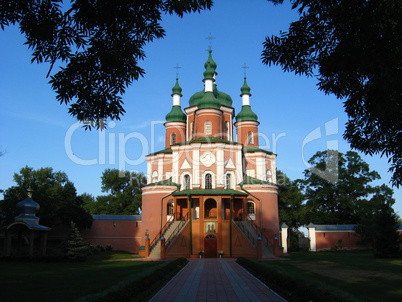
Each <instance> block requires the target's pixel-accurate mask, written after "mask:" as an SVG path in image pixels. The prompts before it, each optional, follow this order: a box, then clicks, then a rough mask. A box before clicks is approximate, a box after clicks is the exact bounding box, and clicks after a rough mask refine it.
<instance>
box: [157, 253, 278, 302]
mask: <svg viewBox="0 0 402 302" xmlns="http://www.w3.org/2000/svg"><path fill="white" fill-rule="evenodd" d="M150 301H152V302H159V301H161V302H162V301H163V302H168V301H176V302H180V301H183V302H184V301H185V302H190V301H208V302H212V301H219V302H223V301H231V302H232V301H233V302H234V301H240V302H243V301H253V302H258V301H264V302H265V301H267V302H270V301H281V302H283V301H285V300H283V299H282V298H281V297H280V296H278V295H277V294H276V293H274V292H273V291H271V290H270V289H269V288H268V287H267V286H265V285H264V284H263V283H262V282H260V281H259V280H258V279H256V278H255V277H254V276H252V275H251V274H250V273H248V272H247V271H246V270H245V269H243V268H242V267H241V266H240V265H238V264H237V263H236V262H235V259H190V262H189V263H188V264H187V265H186V266H185V267H184V268H183V269H182V270H181V271H180V272H179V273H178V274H177V275H176V276H175V277H174V278H173V279H172V280H171V281H170V282H169V283H168V284H167V285H166V286H165V287H164V288H162V289H161V290H160V291H159V292H158V293H157V294H156V295H155V296H154V297H153V298H152V299H151V300H150Z"/></svg>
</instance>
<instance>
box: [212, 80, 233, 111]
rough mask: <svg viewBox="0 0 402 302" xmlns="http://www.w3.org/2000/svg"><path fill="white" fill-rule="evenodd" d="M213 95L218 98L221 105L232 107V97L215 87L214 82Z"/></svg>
mask: <svg viewBox="0 0 402 302" xmlns="http://www.w3.org/2000/svg"><path fill="white" fill-rule="evenodd" d="M214 95H215V97H216V98H217V99H218V100H219V102H220V103H221V105H223V106H226V107H231V108H232V103H233V101H232V97H231V96H230V95H228V94H227V93H224V92H222V91H219V90H218V88H217V87H216V84H215V85H214Z"/></svg>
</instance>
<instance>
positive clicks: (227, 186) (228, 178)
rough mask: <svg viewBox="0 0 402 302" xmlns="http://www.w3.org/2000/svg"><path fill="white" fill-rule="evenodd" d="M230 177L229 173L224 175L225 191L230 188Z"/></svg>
mask: <svg viewBox="0 0 402 302" xmlns="http://www.w3.org/2000/svg"><path fill="white" fill-rule="evenodd" d="M231 183H232V175H230V174H229V173H227V174H226V189H231V188H232V184H231Z"/></svg>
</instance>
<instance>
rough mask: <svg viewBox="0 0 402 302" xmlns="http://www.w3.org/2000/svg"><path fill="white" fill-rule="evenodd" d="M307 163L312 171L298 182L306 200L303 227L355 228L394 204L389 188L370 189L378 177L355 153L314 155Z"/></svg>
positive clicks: (335, 152) (331, 151)
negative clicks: (344, 226)
mask: <svg viewBox="0 0 402 302" xmlns="http://www.w3.org/2000/svg"><path fill="white" fill-rule="evenodd" d="M309 163H310V164H311V166H312V168H311V169H307V170H305V171H304V175H305V179H304V180H303V181H301V182H300V183H301V184H302V189H303V192H304V195H305V198H306V210H305V216H304V221H303V222H304V223H303V224H306V225H307V224H309V223H310V222H312V223H314V224H356V223H358V222H359V221H360V219H361V218H362V217H365V216H366V215H368V214H369V213H372V212H373V211H375V210H376V209H377V208H378V207H379V206H380V205H383V204H384V203H387V204H389V205H390V206H391V205H392V204H394V202H395V200H394V199H393V198H392V194H393V191H392V190H391V189H390V188H389V187H387V186H386V185H382V186H372V185H371V182H372V181H374V180H377V179H379V178H380V176H379V174H378V173H377V172H376V171H371V170H370V168H369V165H368V164H367V163H366V162H365V161H363V160H362V159H361V157H360V156H359V155H358V154H357V153H356V152H352V151H348V152H346V153H345V154H343V153H340V152H337V151H334V150H328V151H325V152H317V153H316V154H315V155H314V156H313V157H312V158H311V159H310V160H309ZM334 163H337V164H334ZM334 167H335V168H334Z"/></svg>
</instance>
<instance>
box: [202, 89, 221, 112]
mask: <svg viewBox="0 0 402 302" xmlns="http://www.w3.org/2000/svg"><path fill="white" fill-rule="evenodd" d="M202 108H213V109H220V108H221V104H220V102H219V100H218V99H217V98H216V97H215V95H214V93H213V92H212V91H206V92H204V95H203V97H202V98H201V99H200V101H199V104H198V109H202Z"/></svg>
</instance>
